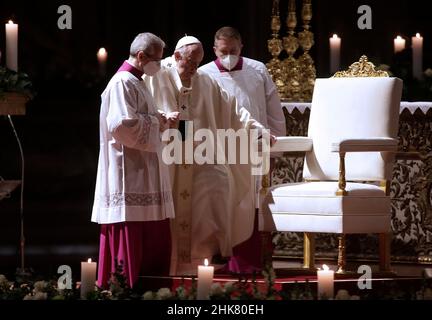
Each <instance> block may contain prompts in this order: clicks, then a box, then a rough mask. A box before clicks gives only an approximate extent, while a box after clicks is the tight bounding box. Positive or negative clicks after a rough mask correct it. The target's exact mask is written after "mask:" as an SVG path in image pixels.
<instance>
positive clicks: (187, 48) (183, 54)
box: [174, 43, 202, 58]
mask: <svg viewBox="0 0 432 320" xmlns="http://www.w3.org/2000/svg"><path fill="white" fill-rule="evenodd" d="M193 45H200V46H201V47H202V44H201V43H191V44H187V45H184V46H183V47H180V48H178V49H176V50H175V51H174V53H176V52H178V53H179V54H180V56H181V57H182V58H185V57H187V55H188V54H189V53H190V52H191V51H192V46H193Z"/></svg>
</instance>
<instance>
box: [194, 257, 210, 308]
mask: <svg viewBox="0 0 432 320" xmlns="http://www.w3.org/2000/svg"><path fill="white" fill-rule="evenodd" d="M213 274H214V267H212V266H209V265H208V260H207V259H205V260H204V265H203V266H198V288H197V300H208V299H209V292H210V288H211V285H212V283H213Z"/></svg>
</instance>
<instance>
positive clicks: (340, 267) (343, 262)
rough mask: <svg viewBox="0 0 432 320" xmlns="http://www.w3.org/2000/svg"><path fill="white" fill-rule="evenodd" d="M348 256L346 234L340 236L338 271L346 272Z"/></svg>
mask: <svg viewBox="0 0 432 320" xmlns="http://www.w3.org/2000/svg"><path fill="white" fill-rule="evenodd" d="M345 268H346V257H345V235H344V234H341V235H340V236H339V248H338V270H337V271H336V273H345V272H346V269H345Z"/></svg>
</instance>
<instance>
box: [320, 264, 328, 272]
mask: <svg viewBox="0 0 432 320" xmlns="http://www.w3.org/2000/svg"><path fill="white" fill-rule="evenodd" d="M322 267H323V270H324V271H329V270H330V268H329V267H328V266H327V265H326V264H323V266H322Z"/></svg>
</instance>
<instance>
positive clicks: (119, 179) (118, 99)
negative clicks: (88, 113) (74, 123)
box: [92, 62, 174, 224]
mask: <svg viewBox="0 0 432 320" xmlns="http://www.w3.org/2000/svg"><path fill="white" fill-rule="evenodd" d="M125 63H127V62H125ZM156 112H158V111H157V109H156V108H155V105H154V101H153V98H152V96H151V94H150V92H149V90H148V89H147V87H146V86H145V83H144V81H142V79H141V78H138V77H137V76H136V75H133V74H132V73H130V72H127V71H120V72H118V73H117V74H115V75H114V76H113V78H112V79H111V81H110V82H109V84H108V85H107V88H106V89H105V91H104V92H103V93H102V105H101V112H100V154H99V164H98V172H97V180H96V191H95V201H94V206H93V213H92V221H93V222H97V223H101V224H108V223H117V222H124V221H157V220H163V219H166V218H173V217H174V205H173V201H172V193H171V183H170V180H169V171H168V168H167V166H166V165H164V164H163V162H162V159H161V151H162V142H161V137H160V130H159V121H158V118H157V117H156V116H155V114H156Z"/></svg>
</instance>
